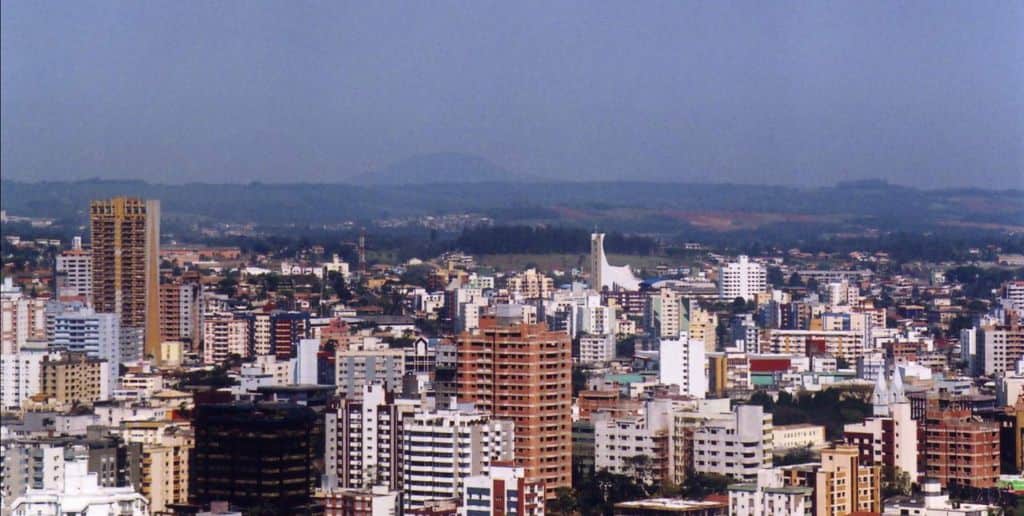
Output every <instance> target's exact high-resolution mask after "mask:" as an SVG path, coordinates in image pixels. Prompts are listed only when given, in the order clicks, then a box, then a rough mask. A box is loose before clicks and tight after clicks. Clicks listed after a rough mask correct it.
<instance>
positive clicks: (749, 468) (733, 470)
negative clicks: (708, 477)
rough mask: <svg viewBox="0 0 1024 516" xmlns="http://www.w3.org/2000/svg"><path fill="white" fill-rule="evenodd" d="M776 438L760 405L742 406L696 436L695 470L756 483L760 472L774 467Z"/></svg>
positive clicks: (769, 421) (718, 418)
mask: <svg viewBox="0 0 1024 516" xmlns="http://www.w3.org/2000/svg"><path fill="white" fill-rule="evenodd" d="M772 437H773V436H772V415H771V414H770V413H767V412H765V411H764V409H763V408H762V407H761V406H760V405H738V406H736V407H735V408H734V409H733V412H732V413H731V414H725V415H723V416H720V417H716V418H714V419H711V420H709V421H707V422H705V423H704V424H703V425H701V426H700V427H699V428H698V429H697V430H696V431H695V432H694V435H693V464H694V470H695V471H697V472H699V473H717V474H719V475H727V476H730V477H732V478H734V479H736V480H740V481H745V482H754V481H756V480H757V470H759V469H761V468H767V467H771V465H772V450H773V449H774V444H773V442H772Z"/></svg>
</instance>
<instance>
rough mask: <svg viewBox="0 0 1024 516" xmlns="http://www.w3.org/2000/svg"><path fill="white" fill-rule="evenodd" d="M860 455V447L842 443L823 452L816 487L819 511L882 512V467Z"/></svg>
mask: <svg viewBox="0 0 1024 516" xmlns="http://www.w3.org/2000/svg"><path fill="white" fill-rule="evenodd" d="M859 455H860V451H859V450H858V449H857V447H856V446H843V445H840V446H834V447H832V448H826V449H824V450H822V451H821V467H820V468H818V471H817V473H816V476H815V486H814V494H815V503H814V506H815V514H818V515H819V516H840V515H843V514H850V513H854V512H863V513H879V512H881V507H882V503H881V500H882V497H881V485H882V482H881V480H882V478H881V477H882V467H881V466H878V465H865V464H861V462H860V457H859Z"/></svg>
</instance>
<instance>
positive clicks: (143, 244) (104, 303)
mask: <svg viewBox="0 0 1024 516" xmlns="http://www.w3.org/2000/svg"><path fill="white" fill-rule="evenodd" d="M89 220H90V224H91V226H92V290H93V305H94V306H95V308H96V311H97V312H104V313H116V314H118V315H120V317H121V326H122V328H134V329H136V330H137V331H139V332H141V335H143V337H144V347H143V355H144V356H145V355H148V356H152V357H154V359H159V357H160V342H161V339H160V277H159V276H160V201H152V200H143V199H136V198H130V197H115V198H113V199H109V200H102V201H93V202H92V205H91V207H90V217H89ZM122 358H123V359H124V360H131V359H133V358H134V357H122Z"/></svg>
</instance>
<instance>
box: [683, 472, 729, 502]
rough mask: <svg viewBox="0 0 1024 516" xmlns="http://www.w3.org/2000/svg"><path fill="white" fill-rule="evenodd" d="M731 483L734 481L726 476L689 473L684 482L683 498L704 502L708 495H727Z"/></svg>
mask: <svg viewBox="0 0 1024 516" xmlns="http://www.w3.org/2000/svg"><path fill="white" fill-rule="evenodd" d="M731 483H733V480H732V479H731V478H729V477H727V476H725V475H719V474H717V473H697V472H695V471H688V472H687V474H686V480H685V481H683V497H684V498H689V499H692V500H703V499H704V498H706V497H707V496H708V495H713V494H723V493H725V491H726V489H727V488H728V487H729V484H731Z"/></svg>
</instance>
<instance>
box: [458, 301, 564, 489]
mask: <svg viewBox="0 0 1024 516" xmlns="http://www.w3.org/2000/svg"><path fill="white" fill-rule="evenodd" d="M457 360H458V372H457V375H456V383H457V392H458V399H459V401H460V402H473V403H476V404H477V405H478V406H479V407H481V408H484V409H489V410H490V411H491V412H492V414H493V416H494V417H495V418H497V419H508V420H512V421H513V422H514V423H515V459H516V460H515V462H516V465H517V466H522V467H523V468H524V469H525V472H526V476H527V478H528V479H530V480H531V481H540V482H543V483H544V489H545V494H546V497H547V498H549V499H550V498H553V497H554V495H555V490H556V489H558V488H559V487H571V486H572V344H571V342H570V340H569V336H568V335H566V334H565V333H563V332H554V331H550V330H548V327H547V325H546V324H543V323H541V324H523V323H521V322H509V321H507V320H504V319H500V318H496V317H494V316H483V317H481V318H480V328H479V329H478V330H476V331H473V332H464V333H462V334H461V335H459V339H458V358H457Z"/></svg>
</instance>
